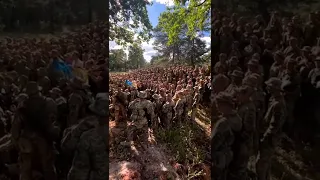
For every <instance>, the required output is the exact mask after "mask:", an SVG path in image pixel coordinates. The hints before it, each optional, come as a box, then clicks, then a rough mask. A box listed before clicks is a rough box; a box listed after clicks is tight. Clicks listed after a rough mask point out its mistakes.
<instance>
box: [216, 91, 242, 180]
mask: <svg viewBox="0 0 320 180" xmlns="http://www.w3.org/2000/svg"><path fill="white" fill-rule="evenodd" d="M216 102H217V105H218V108H219V106H222V105H225V106H228V107H229V108H230V109H231V110H230V111H229V113H227V114H225V112H222V116H220V117H219V119H218V121H217V122H216V123H215V126H214V127H213V131H212V134H211V154H212V170H213V172H211V173H212V174H214V176H212V177H211V178H212V179H213V180H226V175H227V174H226V173H227V170H228V167H229V164H230V162H231V160H232V159H233V151H232V146H233V143H234V140H235V133H238V132H239V131H240V130H241V126H242V124H241V119H240V117H239V115H238V114H237V113H236V112H235V111H234V110H232V108H233V106H234V104H233V99H232V96H230V95H229V94H227V93H225V92H221V93H219V94H218V95H217V97H216Z"/></svg>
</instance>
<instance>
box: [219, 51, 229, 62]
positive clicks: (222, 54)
mask: <svg viewBox="0 0 320 180" xmlns="http://www.w3.org/2000/svg"><path fill="white" fill-rule="evenodd" d="M219 61H220V62H223V63H225V62H226V61H227V55H226V54H225V53H221V54H220V55H219Z"/></svg>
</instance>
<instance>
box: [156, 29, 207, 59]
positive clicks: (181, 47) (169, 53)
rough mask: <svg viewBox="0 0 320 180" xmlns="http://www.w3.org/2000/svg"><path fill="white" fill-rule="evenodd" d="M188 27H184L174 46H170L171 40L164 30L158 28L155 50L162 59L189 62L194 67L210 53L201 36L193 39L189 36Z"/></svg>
mask: <svg viewBox="0 0 320 180" xmlns="http://www.w3.org/2000/svg"><path fill="white" fill-rule="evenodd" d="M187 31H188V28H187V25H183V26H182V29H181V31H180V32H179V35H178V36H177V39H176V40H175V43H174V44H169V43H168V41H169V38H168V35H167V33H166V32H165V31H164V29H163V28H162V27H160V26H157V27H156V28H155V29H154V31H153V35H154V39H155V41H154V44H153V45H154V49H156V50H157V51H158V53H159V55H160V57H161V58H165V59H167V60H169V59H171V60H172V62H173V63H174V62H175V61H176V60H177V61H179V62H187V63H190V64H192V65H194V64H195V63H197V62H198V61H199V60H200V57H201V56H202V55H203V54H205V53H206V52H208V50H209V49H208V48H206V43H205V42H204V41H202V40H201V39H200V36H199V34H197V36H196V37H194V38H192V37H190V36H189V35H187Z"/></svg>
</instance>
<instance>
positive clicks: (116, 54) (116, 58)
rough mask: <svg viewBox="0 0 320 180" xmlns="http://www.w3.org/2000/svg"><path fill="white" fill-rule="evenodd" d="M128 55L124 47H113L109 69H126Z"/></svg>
mask: <svg viewBox="0 0 320 180" xmlns="http://www.w3.org/2000/svg"><path fill="white" fill-rule="evenodd" d="M126 63H127V55H126V53H125V52H124V50H123V49H112V50H110V54H109V69H110V70H111V71H122V70H125V69H126Z"/></svg>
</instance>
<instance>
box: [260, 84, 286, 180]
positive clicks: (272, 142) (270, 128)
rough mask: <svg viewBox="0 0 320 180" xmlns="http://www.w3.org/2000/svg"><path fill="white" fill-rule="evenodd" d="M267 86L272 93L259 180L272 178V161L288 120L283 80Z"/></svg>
mask: <svg viewBox="0 0 320 180" xmlns="http://www.w3.org/2000/svg"><path fill="white" fill-rule="evenodd" d="M266 85H267V87H268V88H269V90H268V91H270V93H271V95H272V96H271V98H270V101H269V108H268V110H267V113H266V115H265V117H264V122H263V123H264V124H263V129H262V130H261V132H262V134H263V135H262V139H261V143H260V152H259V158H258V162H257V165H256V169H257V175H258V179H259V180H267V179H269V178H270V170H271V160H272V156H273V155H274V151H275V147H276V146H277V144H278V141H279V139H280V133H281V129H282V126H283V124H284V122H285V118H286V105H285V101H284V98H283V96H282V95H281V94H280V91H281V80H280V79H278V78H270V79H269V80H268V81H266Z"/></svg>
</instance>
